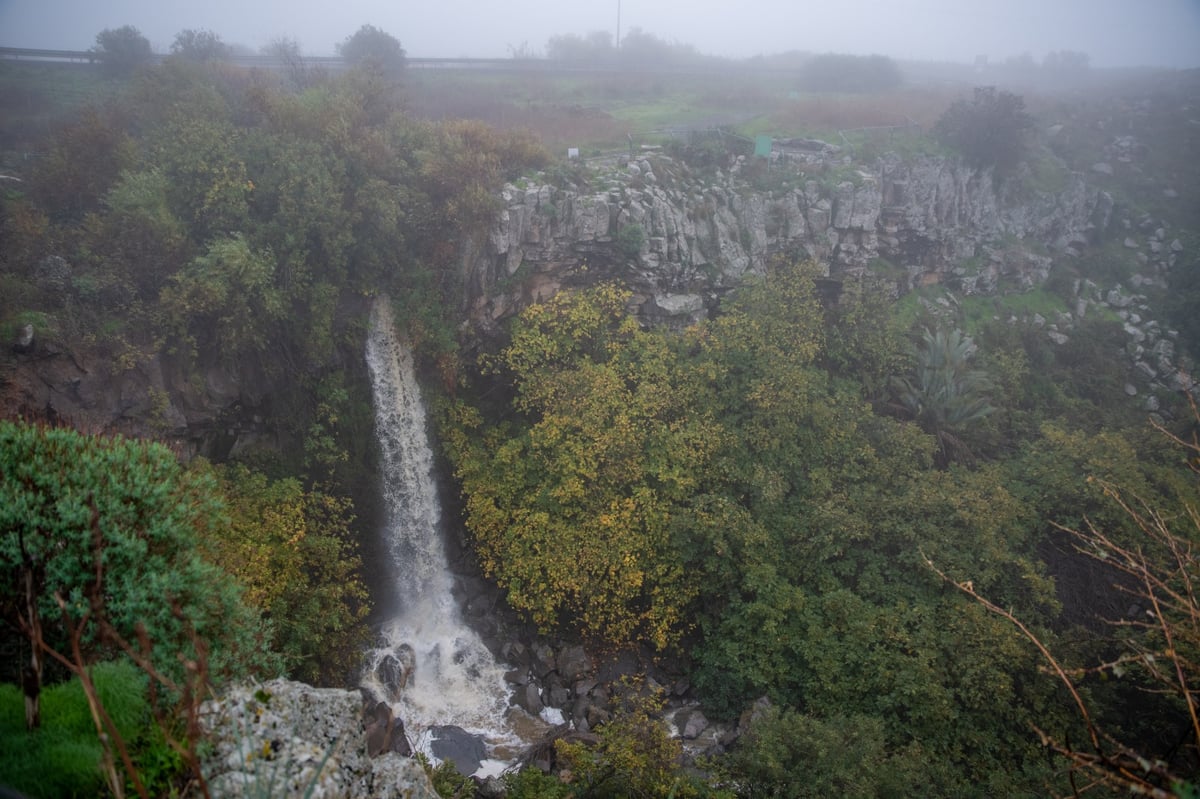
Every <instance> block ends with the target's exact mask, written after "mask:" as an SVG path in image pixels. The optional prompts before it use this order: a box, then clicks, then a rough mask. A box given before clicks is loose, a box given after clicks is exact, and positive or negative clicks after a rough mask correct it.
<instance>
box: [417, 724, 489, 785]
mask: <svg viewBox="0 0 1200 799" xmlns="http://www.w3.org/2000/svg"><path fill="white" fill-rule="evenodd" d="M429 731H430V733H431V735H432V736H433V737H432V738H431V740H430V744H429V749H430V751H432V752H433V756H434V757H436V758H438V759H439V760H448V761H451V762H453V763H454V768H455V770H456V771H458V773H459V774H462V775H463V776H464V777H469V776H471V775H472V774H474V773H475V772H476V771H478V770H479V766H480V765H481V764H482V763H483V760H484V758H485V757H487V746H486V745H485V744H484V742H483V738H481V737H480V736H478V735H475V734H474V733H470V732H467V731H466V730H464V729H463V728H462V727H457V726H455V725H453V724H446V725H441V726H437V727H430V728H429Z"/></svg>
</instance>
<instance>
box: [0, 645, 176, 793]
mask: <svg viewBox="0 0 1200 799" xmlns="http://www.w3.org/2000/svg"><path fill="white" fill-rule="evenodd" d="M92 677H93V679H94V680H95V683H96V690H97V693H98V694H99V697H100V701H101V703H103V705H104V707H105V709H106V710H107V711H108V713H109V715H111V716H112V719H113V722H114V723H115V724H116V725H117V729H118V730H119V731H120V733H121V736H122V737H123V738H124V739H125V740H126V741H127V742H129V743H133V742H136V741H139V740H143V741H147V740H151V739H152V737H153V736H150V735H149V732H150V730H151V727H152V722H151V717H150V707H149V703H148V702H147V701H146V678H145V675H143V674H142V673H141V672H139V671H138V670H137V668H136V667H134V666H133V665H132V664H131V663H128V662H127V661H114V662H109V663H99V664H97V665H96V666H94V667H93V669H92ZM41 705H42V726H41V728H40V729H37V730H34V731H33V732H28V731H27V730H26V729H25V698H24V696H23V694H22V693H21V690H20V689H19V688H18V687H17V686H15V685H10V684H0V740H3V741H4V746H2V747H0V784H2V785H5V786H7V787H10V788H15V789H17V790H19V791H21V792H23V793H26V794H28V795H29V796H62V797H94V796H98V795H100V794H102V793H103V792H104V779H103V776H102V775H101V773H100V759H101V755H102V750H101V747H100V742H99V740H98V739H97V737H96V728H95V726H94V724H93V722H92V717H91V713H90V712H89V711H88V706H87V699H86V697H85V696H84V693H83V687H82V686H81V685H80V683H79V680H78V679H72V680H69V681H68V682H65V683H60V684H58V685H52V686H50V687H48V688H46V689H45V690H43V691H42V699H41ZM165 747H166V744H165V743H161V742H160V744H159V748H160V749H161V748H165ZM159 754H161V752H160V753H159Z"/></svg>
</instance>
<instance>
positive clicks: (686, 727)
mask: <svg viewBox="0 0 1200 799" xmlns="http://www.w3.org/2000/svg"><path fill="white" fill-rule="evenodd" d="M675 728H676V729H678V730H679V737H680V738H683V739H684V740H687V741H694V740H695V739H697V738H699V737H700V734H701V733H703V732H704V731H705V730H706V729H708V719H707V718H705V717H704V714H703V713H702V712H701V711H700V709H699V708H695V707H687V708H684V709H683V710H680V711H679V712H678V713H676V714H675Z"/></svg>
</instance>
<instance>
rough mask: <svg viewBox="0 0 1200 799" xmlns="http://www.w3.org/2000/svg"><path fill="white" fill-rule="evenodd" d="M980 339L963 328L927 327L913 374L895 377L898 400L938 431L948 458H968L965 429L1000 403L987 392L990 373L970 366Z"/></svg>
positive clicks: (921, 422) (928, 427) (924, 424)
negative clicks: (934, 328)
mask: <svg viewBox="0 0 1200 799" xmlns="http://www.w3.org/2000/svg"><path fill="white" fill-rule="evenodd" d="M976 349H977V348H976V346H975V342H973V341H972V340H971V338H970V336H966V335H963V332H962V331H961V330H957V329H956V330H950V331H946V330H937V331H930V330H928V329H927V330H926V331H925V332H924V334H923V335H922V336H921V344H920V345H918V346H917V347H916V348H915V350H914V352H913V355H914V358H915V360H916V363H915V365H914V367H913V372H912V374H911V375H910V376H908V377H896V378H893V379H892V388H893V391H894V392H895V397H896V401H897V402H898V403H899V405H900V406H901V407H902V408H903V409H904V411H905V412H906V413H908V414H909V415H911V416H912V418H913V419H914V420H916V422H917V423H918V424H919V425H921V427H922V428H924V429H925V430H926V431H927V432H929V433H931V434H933V435H935V436H937V439H938V445H939V447H940V449H941V455H942V460H943V461H949V460H952V459H954V458H955V457H958V458H969V457H970V449H969V448H968V447H967V446H966V444H965V443H963V441H962V438H961V437H960V436H961V435H962V432H963V431H964V430H965V429H966V428H968V427H969V426H971V425H972V424H974V423H975V422H978V421H979V420H981V419H983V418H984V417H985V416H987V415H988V414H990V413H992V412H993V411H995V410H996V409H995V408H994V407H992V405H991V404H990V402H989V400H988V398H987V396H986V393H985V392H987V391H988V390H989V389H990V388H991V387H992V382H991V380H990V379H989V378H988V376H987V373H986V372H984V371H983V370H981V369H972V368H971V367H970V361H971V357H972V356H973V355H974V354H975V351H976Z"/></svg>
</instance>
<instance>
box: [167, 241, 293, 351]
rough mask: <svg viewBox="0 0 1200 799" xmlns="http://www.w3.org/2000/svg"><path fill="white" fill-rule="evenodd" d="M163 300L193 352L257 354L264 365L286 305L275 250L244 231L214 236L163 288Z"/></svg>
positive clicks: (174, 325)
mask: <svg viewBox="0 0 1200 799" xmlns="http://www.w3.org/2000/svg"><path fill="white" fill-rule="evenodd" d="M162 304H163V310H164V312H165V313H166V314H167V315H168V318H169V319H170V320H171V321H170V325H171V328H172V329H173V330H174V331H175V334H176V336H177V337H178V340H179V341H182V342H186V343H187V344H189V345H190V348H191V352H193V353H196V354H198V353H199V352H201V351H203V352H206V353H215V354H217V355H219V356H220V357H221V358H223V359H224V360H225V361H226V362H227V363H230V364H235V363H237V362H238V361H240V360H243V359H250V358H253V359H256V363H258V364H259V365H262V366H266V364H265V362H264V361H263V356H264V355H265V353H266V352H267V350H268V348H269V346H270V343H271V338H272V336H271V329H272V325H273V324H274V323H277V322H278V321H279V320H280V319H281V318H282V317H283V313H284V309H285V306H284V303H283V297H282V295H281V293H280V291H279V288H278V286H277V285H276V281H275V260H274V257H273V255H272V254H271V253H270V252H262V251H256V250H254V249H252V248H251V246H250V244H249V242H248V241H246V239H245V237H244V236H240V235H238V236H232V237H229V238H220V239H217V240H215V241H213V242H212V243H211V244H210V245H209V247H208V251H207V252H205V254H204V255H201V256H200V257H198V258H196V259H195V260H194V261H193V262H192V263H191V264H190V265H189V266H188V267H187V269H186V270H185V271H184V272H182V273H181V274H179V275H177V276H176V278H175V281H174V284H173V285H171V286H169V287H167V288H166V289H164V290H163V301H162Z"/></svg>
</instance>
